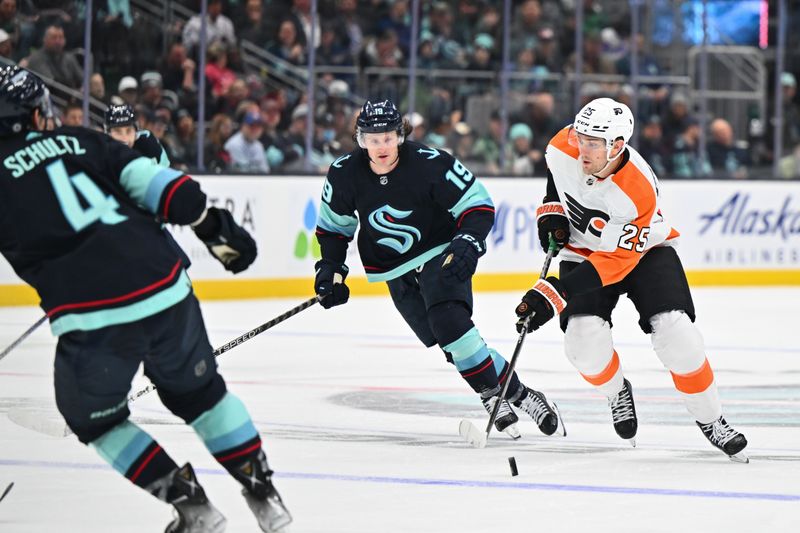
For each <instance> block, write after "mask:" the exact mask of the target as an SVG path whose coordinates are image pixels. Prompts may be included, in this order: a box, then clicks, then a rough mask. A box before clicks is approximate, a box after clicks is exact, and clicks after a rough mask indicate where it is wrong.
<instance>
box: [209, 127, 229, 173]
mask: <svg viewBox="0 0 800 533" xmlns="http://www.w3.org/2000/svg"><path fill="white" fill-rule="evenodd" d="M232 134H233V120H231V117H229V116H228V115H223V114H222V113H219V114H217V115H214V116H213V117H212V118H211V125H210V126H209V128H208V134H207V135H206V141H205V146H204V148H203V161H204V162H205V165H206V168H207V169H208V170H209V171H211V172H216V173H218V174H219V173H222V172H225V171H227V170H228V169H229V167H230V162H231V156H230V154H229V153H228V151H227V150H225V143H226V142H227V140H228V139H229V138H230V136H231V135H232Z"/></svg>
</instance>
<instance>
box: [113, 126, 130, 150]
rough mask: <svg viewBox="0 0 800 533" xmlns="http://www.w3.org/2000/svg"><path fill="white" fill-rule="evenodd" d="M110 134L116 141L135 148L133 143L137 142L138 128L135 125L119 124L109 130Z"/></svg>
mask: <svg viewBox="0 0 800 533" xmlns="http://www.w3.org/2000/svg"><path fill="white" fill-rule="evenodd" d="M108 134H109V135H110V136H111V138H112V139H114V140H115V141H119V142H121V143H124V144H127V145H128V146H129V147H130V148H133V143H134V142H136V128H134V127H133V126H118V127H116V128H111V129H110V130H108Z"/></svg>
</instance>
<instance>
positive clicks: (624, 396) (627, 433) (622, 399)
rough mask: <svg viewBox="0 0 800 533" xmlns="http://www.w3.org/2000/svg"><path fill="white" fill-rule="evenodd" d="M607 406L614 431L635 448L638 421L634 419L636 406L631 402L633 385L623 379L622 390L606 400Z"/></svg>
mask: <svg viewBox="0 0 800 533" xmlns="http://www.w3.org/2000/svg"><path fill="white" fill-rule="evenodd" d="M608 406H609V407H610V408H611V418H612V419H613V421H614V431H616V432H617V435H619V436H620V437H622V438H623V439H625V440H627V441H628V442H630V443H631V446H633V447H634V448H635V447H636V430H637V429H638V428H639V422H638V421H637V419H636V406H635V405H634V404H633V387H631V382H630V381H628V380H627V379H625V380H623V382H622V390H621V391H619V392H618V393H617V395H616V396H614V397H613V398H611V399H609V400H608Z"/></svg>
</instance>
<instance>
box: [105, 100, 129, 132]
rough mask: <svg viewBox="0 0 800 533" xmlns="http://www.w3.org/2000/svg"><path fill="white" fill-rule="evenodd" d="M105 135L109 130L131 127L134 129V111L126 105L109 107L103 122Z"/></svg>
mask: <svg viewBox="0 0 800 533" xmlns="http://www.w3.org/2000/svg"><path fill="white" fill-rule="evenodd" d="M103 125H104V126H105V130H106V133H108V130H110V129H111V128H119V127H122V126H133V127H134V128H136V111H135V110H134V109H133V107H132V106H130V105H128V104H119V105H110V106H108V109H106V116H105V119H104V120H103Z"/></svg>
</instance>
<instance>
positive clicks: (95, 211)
mask: <svg viewBox="0 0 800 533" xmlns="http://www.w3.org/2000/svg"><path fill="white" fill-rule="evenodd" d="M47 175H48V176H49V177H50V183H51V184H52V185H53V190H55V192H56V196H57V197H58V203H59V204H60V205H61V211H63V213H64V216H65V217H66V219H67V222H69V224H70V226H72V229H74V230H75V231H76V232H77V231H81V230H82V229H83V228H85V227H86V226H88V225H90V224H92V223H94V222H96V221H97V220H100V221H101V222H102V223H103V224H109V225H113V224H119V223H120V222H122V221H124V220H127V218H128V217H126V216H123V215H120V214H119V213H117V209H118V208H119V203H117V200H116V199H114V197H113V196H111V195H108V196H106V195H104V194H103V191H101V190H100V188H99V187H98V186H97V185H95V183H94V182H93V181H92V180H91V178H89V176H87V175H86V174H85V173H83V172H79V173H77V174H74V175H72V176H70V175H69V174H67V169H66V167H65V166H64V162H63V161H61V160H59V161H56V162H55V163H51V164H50V165H48V166H47ZM76 191H77V192H76ZM78 192H80V193H81V196H83V198H84V200H85V203H86V204H88V205H89V206H88V207H83V205H81V201H80V199H79V198H78V194H77V193H78Z"/></svg>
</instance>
